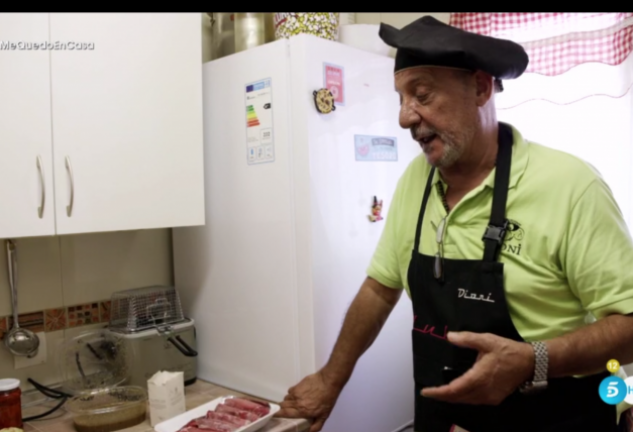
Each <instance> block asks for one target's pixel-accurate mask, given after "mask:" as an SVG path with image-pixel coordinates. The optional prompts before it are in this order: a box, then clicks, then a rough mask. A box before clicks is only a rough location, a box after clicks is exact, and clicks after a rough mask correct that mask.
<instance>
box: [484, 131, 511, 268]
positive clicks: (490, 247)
mask: <svg viewBox="0 0 633 432" xmlns="http://www.w3.org/2000/svg"><path fill="white" fill-rule="evenodd" d="M512 141H513V139H512V130H511V129H510V128H509V127H508V126H506V125H505V124H503V123H499V151H498V153H497V164H496V165H497V166H496V168H497V172H496V174H495V183H494V190H493V195H492V210H491V212H490V222H489V223H488V227H487V228H486V232H485V233H484V236H483V238H482V240H483V241H484V258H483V260H484V261H485V262H495V261H497V259H498V256H499V252H500V251H501V245H502V244H503V240H504V238H505V235H506V232H507V229H508V220H507V219H506V217H505V213H506V203H507V201H508V187H509V186H510V166H511V162H512Z"/></svg>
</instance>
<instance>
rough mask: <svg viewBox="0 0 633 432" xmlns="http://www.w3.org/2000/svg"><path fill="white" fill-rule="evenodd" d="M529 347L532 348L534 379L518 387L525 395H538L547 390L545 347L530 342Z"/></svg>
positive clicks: (541, 344) (541, 343)
mask: <svg viewBox="0 0 633 432" xmlns="http://www.w3.org/2000/svg"><path fill="white" fill-rule="evenodd" d="M531 345H532V348H534V379H533V380H532V381H527V382H525V383H523V384H521V387H519V391H520V392H521V393H523V394H526V395H532V394H536V393H540V392H542V391H543V390H545V389H546V388H547V365H548V360H549V356H548V354H547V345H545V343H544V342H532V343H531Z"/></svg>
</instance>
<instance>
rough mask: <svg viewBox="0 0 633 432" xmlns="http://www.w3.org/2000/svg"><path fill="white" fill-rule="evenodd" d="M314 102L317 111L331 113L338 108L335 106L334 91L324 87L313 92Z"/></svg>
mask: <svg viewBox="0 0 633 432" xmlns="http://www.w3.org/2000/svg"><path fill="white" fill-rule="evenodd" d="M313 95H314V104H315V105H316V109H317V111H319V112H320V113H322V114H329V113H331V112H332V111H334V110H335V109H336V107H335V106H334V96H333V95H332V92H331V91H329V90H328V89H326V88H324V89H321V90H318V91H315V92H314V93H313Z"/></svg>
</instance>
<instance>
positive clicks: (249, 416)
mask: <svg viewBox="0 0 633 432" xmlns="http://www.w3.org/2000/svg"><path fill="white" fill-rule="evenodd" d="M215 411H216V412H219V413H227V414H232V415H234V416H236V417H239V418H241V419H245V420H250V421H256V420H259V416H258V415H257V414H255V413H254V412H250V411H246V410H243V409H239V408H236V407H232V406H228V405H225V404H220V405H218V406H217V407H216V408H215Z"/></svg>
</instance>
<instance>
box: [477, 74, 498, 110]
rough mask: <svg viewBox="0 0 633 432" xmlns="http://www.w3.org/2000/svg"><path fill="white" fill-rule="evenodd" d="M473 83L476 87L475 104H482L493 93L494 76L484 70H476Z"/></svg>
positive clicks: (486, 101)
mask: <svg viewBox="0 0 633 432" xmlns="http://www.w3.org/2000/svg"><path fill="white" fill-rule="evenodd" d="M475 84H476V88H477V94H476V97H477V105H478V106H484V105H485V104H486V103H488V101H489V100H490V98H491V97H492V95H493V94H494V91H495V86H494V78H493V77H492V75H490V74H488V73H486V72H483V71H477V72H475Z"/></svg>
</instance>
